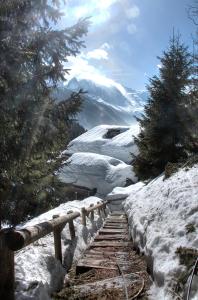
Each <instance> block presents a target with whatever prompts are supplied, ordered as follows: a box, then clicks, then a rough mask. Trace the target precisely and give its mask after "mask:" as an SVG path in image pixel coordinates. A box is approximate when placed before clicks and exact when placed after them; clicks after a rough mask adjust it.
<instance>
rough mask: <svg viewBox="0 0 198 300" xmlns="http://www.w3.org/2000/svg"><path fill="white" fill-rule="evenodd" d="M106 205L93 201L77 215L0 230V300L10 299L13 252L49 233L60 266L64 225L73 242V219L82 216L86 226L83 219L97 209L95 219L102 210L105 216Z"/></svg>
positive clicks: (12, 291)
mask: <svg viewBox="0 0 198 300" xmlns="http://www.w3.org/2000/svg"><path fill="white" fill-rule="evenodd" d="M106 204H107V202H106V201H105V202H97V204H96V205H94V204H91V205H90V207H88V208H85V207H83V208H82V209H81V214H80V212H73V211H68V212H67V214H65V215H63V216H59V215H54V216H53V219H52V220H49V221H45V222H42V223H39V224H36V225H33V226H27V227H25V228H22V229H19V230H16V229H13V228H11V229H9V228H7V229H2V230H0V299H7V300H14V299H15V296H14V282H15V278H14V251H16V250H20V249H22V248H24V247H25V246H27V245H30V244H32V243H33V242H35V241H37V240H38V239H40V238H42V237H44V236H46V235H48V234H50V233H52V232H53V235H54V249H55V257H56V259H58V260H59V261H60V262H61V263H62V243H61V232H62V230H63V228H64V226H65V225H66V224H67V223H68V224H69V231H70V236H71V239H72V240H73V239H75V227H74V223H73V220H74V219H76V218H78V217H79V216H80V215H81V217H82V224H83V225H84V226H86V217H87V216H88V215H89V213H91V217H90V219H91V220H92V221H93V220H94V210H96V209H97V210H98V214H99V216H101V211H103V213H104V216H106V212H105V208H106Z"/></svg>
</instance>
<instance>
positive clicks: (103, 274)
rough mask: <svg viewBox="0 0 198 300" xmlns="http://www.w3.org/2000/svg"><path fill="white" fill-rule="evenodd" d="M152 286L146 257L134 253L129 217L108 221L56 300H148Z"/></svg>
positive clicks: (116, 214) (111, 217) (118, 214)
mask: <svg viewBox="0 0 198 300" xmlns="http://www.w3.org/2000/svg"><path fill="white" fill-rule="evenodd" d="M149 285H150V279H149V275H148V273H147V271H146V263H145V260H144V257H142V256H139V255H138V254H137V253H136V252H135V251H134V250H133V244H132V241H131V240H130V238H129V233H128V222H127V217H126V215H125V214H123V212H114V213H112V214H111V215H109V216H108V217H107V219H106V220H105V222H104V225H103V227H102V228H101V229H100V230H99V231H98V233H97V235H96V236H95V238H94V240H93V242H92V243H91V244H90V245H89V247H88V248H87V249H86V251H85V252H84V254H83V256H82V257H81V259H80V260H79V261H78V263H77V265H76V266H75V267H73V269H72V271H71V272H70V279H69V281H68V282H66V286H65V287H64V288H63V290H62V291H61V292H59V293H58V294H57V295H56V296H55V297H54V299H68V300H70V299H87V300H88V299H92V300H97V299H98V300H100V299H101V300H102V299H105V300H107V299H109V300H110V299H113V300H114V299H115V300H119V299H120V300H122V299H123V300H124V299H130V300H132V299H147V294H146V291H147V289H148V287H149Z"/></svg>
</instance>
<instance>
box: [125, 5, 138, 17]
mask: <svg viewBox="0 0 198 300" xmlns="http://www.w3.org/2000/svg"><path fill="white" fill-rule="evenodd" d="M139 15H140V10H139V7H138V6H136V5H134V6H132V7H130V8H128V9H126V16H127V18H128V19H133V18H137V17H139Z"/></svg>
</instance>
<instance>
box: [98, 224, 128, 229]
mask: <svg viewBox="0 0 198 300" xmlns="http://www.w3.org/2000/svg"><path fill="white" fill-rule="evenodd" d="M103 228H105V229H106V228H107V229H111V228H112V229H128V226H127V225H125V224H119V225H118V224H117V225H116V224H114V225H113V224H105V225H104V226H103Z"/></svg>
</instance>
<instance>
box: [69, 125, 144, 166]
mask: <svg viewBox="0 0 198 300" xmlns="http://www.w3.org/2000/svg"><path fill="white" fill-rule="evenodd" d="M138 128H139V127H138V126H137V125H134V126H131V127H127V126H112V125H100V126H96V127H94V128H92V129H90V130H88V131H87V132H85V133H84V134H82V135H80V136H79V137H77V138H76V139H74V140H73V141H71V142H70V143H69V145H68V148H67V150H66V151H65V153H67V152H69V153H75V152H93V153H98V154H103V155H108V156H112V157H114V158H117V159H120V160H122V161H124V162H126V163H130V162H131V160H132V155H131V154H132V153H134V154H137V146H136V145H135V144H134V138H133V136H134V135H137V133H138V130H139V129H138ZM112 129H115V130H120V134H118V135H116V136H115V137H113V138H106V137H105V136H106V134H107V132H108V131H109V130H112Z"/></svg>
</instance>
